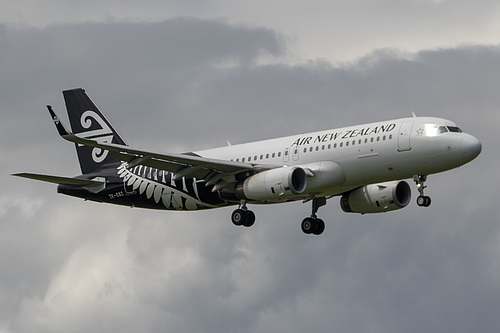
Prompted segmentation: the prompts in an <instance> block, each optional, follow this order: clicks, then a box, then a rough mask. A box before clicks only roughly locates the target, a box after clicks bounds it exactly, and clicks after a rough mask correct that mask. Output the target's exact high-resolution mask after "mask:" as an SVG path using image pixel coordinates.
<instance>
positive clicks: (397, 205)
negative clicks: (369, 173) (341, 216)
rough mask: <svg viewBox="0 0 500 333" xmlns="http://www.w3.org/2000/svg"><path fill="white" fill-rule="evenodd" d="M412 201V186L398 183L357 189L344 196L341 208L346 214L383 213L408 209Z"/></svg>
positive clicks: (341, 200) (402, 182) (401, 182)
mask: <svg viewBox="0 0 500 333" xmlns="http://www.w3.org/2000/svg"><path fill="white" fill-rule="evenodd" d="M410 199H411V189H410V185H408V183H407V182H405V181H396V182H387V183H382V184H376V185H365V186H362V187H360V188H357V189H355V190H354V191H351V192H349V193H346V194H344V195H343V196H342V198H341V199H340V206H341V207H342V210H343V211H344V212H346V213H360V214H367V213H382V212H388V211H391V210H396V209H401V208H403V207H406V206H407V205H408V203H410Z"/></svg>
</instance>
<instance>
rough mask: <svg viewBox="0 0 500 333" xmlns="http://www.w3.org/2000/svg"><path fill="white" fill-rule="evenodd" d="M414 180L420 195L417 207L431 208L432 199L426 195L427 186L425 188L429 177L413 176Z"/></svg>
mask: <svg viewBox="0 0 500 333" xmlns="http://www.w3.org/2000/svg"><path fill="white" fill-rule="evenodd" d="M413 180H414V181H415V184H416V185H417V190H418V193H420V195H419V196H418V198H417V205H419V206H420V207H429V206H430V205H431V198H430V197H428V196H426V195H424V189H425V188H427V186H425V182H426V181H427V175H415V176H413Z"/></svg>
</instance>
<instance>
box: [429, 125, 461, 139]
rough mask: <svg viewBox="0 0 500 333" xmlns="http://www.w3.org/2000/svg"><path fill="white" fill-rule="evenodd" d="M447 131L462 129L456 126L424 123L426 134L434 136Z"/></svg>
mask: <svg viewBox="0 0 500 333" xmlns="http://www.w3.org/2000/svg"><path fill="white" fill-rule="evenodd" d="M447 132H455V133H462V130H461V129H460V128H458V127H456V126H439V125H436V124H426V125H425V135H427V136H436V135H439V134H443V133H447Z"/></svg>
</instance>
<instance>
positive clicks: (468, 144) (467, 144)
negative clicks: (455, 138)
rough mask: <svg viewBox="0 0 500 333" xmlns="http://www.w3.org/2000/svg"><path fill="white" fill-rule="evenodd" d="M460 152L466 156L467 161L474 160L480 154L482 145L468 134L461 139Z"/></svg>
mask: <svg viewBox="0 0 500 333" xmlns="http://www.w3.org/2000/svg"><path fill="white" fill-rule="evenodd" d="M461 143H462V152H463V153H464V155H466V156H467V159H468V160H469V161H472V160H473V159H475V158H476V157H477V156H478V155H479V153H481V149H482V145H481V142H479V140H478V139H476V138H475V137H473V136H472V135H470V134H465V135H464V136H463V137H462V142H461Z"/></svg>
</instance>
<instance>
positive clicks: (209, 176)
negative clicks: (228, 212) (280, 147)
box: [47, 105, 277, 191]
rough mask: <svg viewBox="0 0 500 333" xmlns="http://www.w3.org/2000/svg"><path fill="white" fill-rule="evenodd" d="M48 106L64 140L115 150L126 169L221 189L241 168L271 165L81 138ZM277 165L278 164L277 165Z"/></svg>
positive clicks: (230, 181)
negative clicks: (190, 179) (197, 181)
mask: <svg viewBox="0 0 500 333" xmlns="http://www.w3.org/2000/svg"><path fill="white" fill-rule="evenodd" d="M47 108H48V110H49V112H50V114H51V116H52V119H53V121H54V124H55V125H56V128H57V131H58V132H59V134H60V135H61V137H63V138H64V139H65V140H67V141H70V142H74V143H76V144H80V145H85V146H90V147H95V148H97V149H103V150H109V151H113V152H116V153H118V156H120V160H123V161H126V162H128V164H129V168H133V167H135V166H137V165H145V166H150V167H153V168H158V169H161V170H166V171H170V172H172V173H174V179H175V178H180V177H183V176H190V177H196V178H198V179H204V180H205V181H207V186H208V185H214V191H215V190H219V189H221V188H223V187H224V186H225V185H226V184H228V183H233V182H235V181H236V180H235V175H236V174H237V173H240V172H244V171H261V170H264V169H270V168H273V167H272V166H271V167H270V166H265V167H264V166H260V165H256V164H250V163H242V162H235V161H227V160H219V159H211V158H205V157H201V156H198V155H195V154H192V155H191V154H175V153H155V152H149V151H145V150H140V149H133V148H131V147H129V146H124V145H118V144H113V143H102V142H97V141H95V140H92V139H87V138H82V137H79V136H78V135H75V134H73V133H72V132H70V131H69V130H68V129H67V128H66V126H65V125H64V124H63V123H62V122H61V120H60V118H59V117H58V116H57V115H56V113H55V112H54V111H53V110H52V107H51V106H50V105H47ZM276 167H277V166H276Z"/></svg>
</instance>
